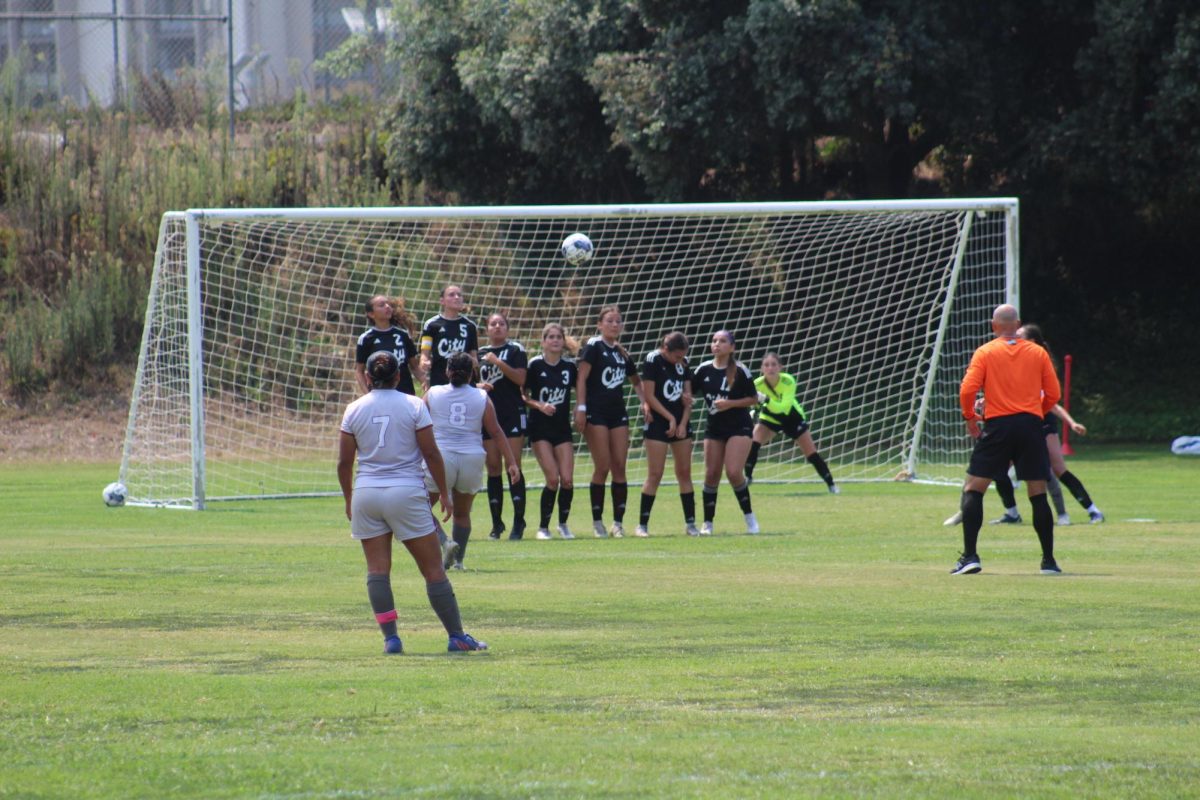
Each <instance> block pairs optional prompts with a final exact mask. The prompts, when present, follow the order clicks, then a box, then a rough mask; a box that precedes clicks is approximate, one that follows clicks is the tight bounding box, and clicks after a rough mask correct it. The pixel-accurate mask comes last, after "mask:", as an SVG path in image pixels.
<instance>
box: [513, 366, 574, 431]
mask: <svg viewBox="0 0 1200 800" xmlns="http://www.w3.org/2000/svg"><path fill="white" fill-rule="evenodd" d="M578 375H579V371H578V369H577V368H576V365H575V362H574V361H572V360H571V359H569V358H560V359H559V360H558V363H557V364H551V363H549V362H548V361H546V359H545V357H544V356H534V357H533V358H531V359H530V360H529V368H528V370H527V371H526V373H525V389H526V390H527V391H528V393H529V396H530V397H531V398H532V399H534V400H536V401H538V402H539V403H549V404H550V405H552V406H554V416H552V417H548V416H546V415H545V414H543V413H542V412H541V411H538V410H537V409H536V408H533V409H530V410H529V431H530V436H531V437H532V435H533V434H534V433H535V432H540V431H543V430H546V431H550V430H553V431H566V433H567V435H568V436H569V435H570V432H571V391H572V390H573V389H574V388H575V379H576V378H577V377H578Z"/></svg>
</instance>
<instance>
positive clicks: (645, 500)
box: [638, 492, 655, 528]
mask: <svg viewBox="0 0 1200 800" xmlns="http://www.w3.org/2000/svg"><path fill="white" fill-rule="evenodd" d="M654 497H655V495H652V494H646V493H645V492H642V506H641V509H640V510H639V511H638V523H639V524H641V525H642V526H643V527H647V528H648V527H650V509H652V508H654Z"/></svg>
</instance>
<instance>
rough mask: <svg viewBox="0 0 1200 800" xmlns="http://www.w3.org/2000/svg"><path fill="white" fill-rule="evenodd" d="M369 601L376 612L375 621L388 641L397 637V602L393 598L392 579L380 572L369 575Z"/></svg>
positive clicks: (369, 573)
mask: <svg viewBox="0 0 1200 800" xmlns="http://www.w3.org/2000/svg"><path fill="white" fill-rule="evenodd" d="M367 599H369V600H370V601H371V610H372V611H374V612H375V621H376V622H378V623H379V630H381V631H383V636H384V638H385V639H386V638H387V637H389V636H395V635H396V601H395V599H394V598H393V597H392V578H391V576H389V575H386V574H384V573H380V572H368V573H367Z"/></svg>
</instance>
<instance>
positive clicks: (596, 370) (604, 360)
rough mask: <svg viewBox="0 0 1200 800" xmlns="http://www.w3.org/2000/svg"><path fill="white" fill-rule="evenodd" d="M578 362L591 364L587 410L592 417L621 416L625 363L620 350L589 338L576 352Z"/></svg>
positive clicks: (598, 337)
mask: <svg viewBox="0 0 1200 800" xmlns="http://www.w3.org/2000/svg"><path fill="white" fill-rule="evenodd" d="M579 360H580V362H584V361H586V362H587V363H588V364H590V365H591V372H589V373H588V377H587V398H586V403H587V407H588V410H589V411H590V412H591V413H593V414H597V413H601V412H603V413H606V414H621V413H624V412H625V379H626V377H627V375H628V372H627V370H628V368H629V364H628V363H627V360H626V358H625V356H623V355H621V351H620V350H618V349H617V348H615V347H610V346H609V345H608V343H607V342H605V341H604V339H603V338H602V337H600V336H593V337H592V338H591V339H589V340H588V343H587V344H586V345H584V348H583V350H582V351H581V352H580V353H579Z"/></svg>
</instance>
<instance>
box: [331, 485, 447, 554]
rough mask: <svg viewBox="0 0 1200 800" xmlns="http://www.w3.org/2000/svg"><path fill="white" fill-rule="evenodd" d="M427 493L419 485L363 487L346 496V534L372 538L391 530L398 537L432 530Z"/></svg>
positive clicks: (405, 537) (357, 537)
mask: <svg viewBox="0 0 1200 800" xmlns="http://www.w3.org/2000/svg"><path fill="white" fill-rule="evenodd" d="M435 528H436V526H435V525H434V522H433V512H432V511H431V510H430V509H429V495H428V494H427V493H426V492H425V490H424V489H423V488H421V487H420V486H388V487H386V488H376V487H370V486H368V487H364V488H362V489H357V488H356V489H355V490H354V496H353V497H352V498H351V500H350V535H351V536H353V537H354V538H355V539H374V538H375V537H376V536H383V535H384V534H385V533H387V532H388V531H391V532H392V534H393V535H395V537H396V539H398V540H399V541H404V540H405V539H416V538H418V537H421V536H427V535H429V534H431V533H433V532H434V530H435Z"/></svg>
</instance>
